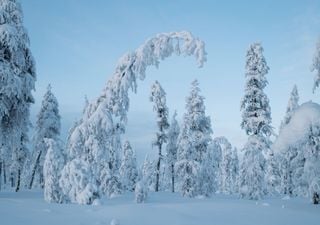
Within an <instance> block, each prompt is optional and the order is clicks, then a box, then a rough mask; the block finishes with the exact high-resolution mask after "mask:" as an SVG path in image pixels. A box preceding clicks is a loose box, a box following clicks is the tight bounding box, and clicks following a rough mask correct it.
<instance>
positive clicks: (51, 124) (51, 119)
mask: <svg viewBox="0 0 320 225" xmlns="http://www.w3.org/2000/svg"><path fill="white" fill-rule="evenodd" d="M60 129H61V122H60V114H59V105H58V101H57V99H56V97H55V96H54V94H53V93H52V91H51V85H50V84H49V85H48V87H47V91H46V93H45V95H44V97H43V100H42V104H41V108H40V112H39V113H38V115H37V122H36V127H35V136H34V151H33V154H32V156H33V157H32V172H31V178H30V183H29V188H32V185H33V182H34V178H35V176H36V175H37V173H38V182H39V184H40V186H41V187H43V185H44V183H43V162H44V159H45V157H46V153H47V146H46V143H45V139H46V138H49V139H53V140H54V141H57V140H58V138H59V135H60Z"/></svg>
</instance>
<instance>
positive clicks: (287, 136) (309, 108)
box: [273, 101, 320, 151]
mask: <svg viewBox="0 0 320 225" xmlns="http://www.w3.org/2000/svg"><path fill="white" fill-rule="evenodd" d="M315 123H320V105H319V104H317V103H314V102H312V101H310V102H306V103H303V104H302V105H301V106H299V107H298V108H297V109H296V111H295V112H294V113H293V115H292V117H291V120H290V122H289V124H288V125H286V126H285V127H284V128H283V129H282V130H281V132H280V134H279V137H278V138H277V140H276V142H275V143H274V145H273V148H274V149H275V150H276V151H283V150H286V149H287V148H288V146H294V145H297V144H299V143H301V142H302V141H304V140H305V139H306V135H307V134H308V131H309V129H310V125H311V124H315Z"/></svg>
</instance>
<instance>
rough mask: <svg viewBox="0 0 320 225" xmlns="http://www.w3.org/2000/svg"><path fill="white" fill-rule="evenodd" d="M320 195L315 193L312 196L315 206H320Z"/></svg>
mask: <svg viewBox="0 0 320 225" xmlns="http://www.w3.org/2000/svg"><path fill="white" fill-rule="evenodd" d="M319 200H320V199H319V194H318V193H317V192H314V193H313V196H312V202H313V204H315V205H318V204H319Z"/></svg>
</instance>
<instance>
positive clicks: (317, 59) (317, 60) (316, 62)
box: [311, 39, 320, 92]
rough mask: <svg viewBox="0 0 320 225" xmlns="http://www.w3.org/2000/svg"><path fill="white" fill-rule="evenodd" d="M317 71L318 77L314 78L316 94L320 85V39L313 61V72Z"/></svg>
mask: <svg viewBox="0 0 320 225" xmlns="http://www.w3.org/2000/svg"><path fill="white" fill-rule="evenodd" d="M313 71H315V72H316V75H315V77H314V83H313V89H312V91H313V92H314V91H315V90H316V89H317V88H318V87H319V85H320V39H319V40H318V42H317V44H316V49H315V53H314V56H313V61H312V65H311V72H313Z"/></svg>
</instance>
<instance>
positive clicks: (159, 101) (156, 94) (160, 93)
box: [150, 81, 169, 192]
mask: <svg viewBox="0 0 320 225" xmlns="http://www.w3.org/2000/svg"><path fill="white" fill-rule="evenodd" d="M150 101H151V102H153V104H154V105H153V110H154V111H155V112H156V113H157V126H158V129H159V130H158V131H157V133H156V138H155V139H154V141H153V143H152V145H153V146H157V147H158V158H157V174H156V187H155V191H156V192H157V191H159V181H160V166H161V161H162V158H163V155H162V147H163V144H165V143H167V139H168V136H167V129H168V128H169V122H168V116H169V110H168V107H167V103H166V92H165V91H164V90H163V88H162V87H161V85H160V83H159V82H158V81H156V82H155V83H154V84H153V85H152V86H151V94H150Z"/></svg>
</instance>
